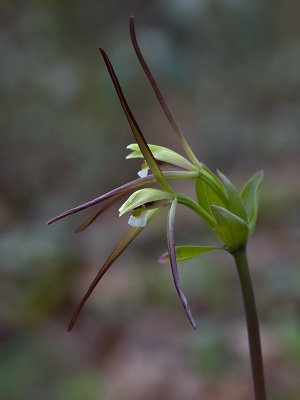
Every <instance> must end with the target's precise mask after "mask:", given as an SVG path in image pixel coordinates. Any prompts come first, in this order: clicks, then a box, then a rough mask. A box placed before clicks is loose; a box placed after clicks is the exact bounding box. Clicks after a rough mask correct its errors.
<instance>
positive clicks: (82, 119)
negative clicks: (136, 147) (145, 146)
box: [0, 0, 300, 400]
mask: <svg viewBox="0 0 300 400" xmlns="http://www.w3.org/2000/svg"><path fill="white" fill-rule="evenodd" d="M131 14H133V15H134V16H135V21H136V31H137V36H138V39H139V42H140V45H141V48H142V50H143V52H144V55H145V57H146V59H147V61H148V63H149V65H150V67H151V69H152V72H153V73H154V75H155V76H156V78H157V81H158V83H159V85H160V87H161V90H162V92H163V93H164V95H165V97H166V99H167V101H168V104H169V107H170V108H171V110H172V111H173V113H174V115H175V117H176V120H177V123H178V125H179V126H180V128H181V129H182V130H183V132H184V133H185V135H186V137H187V138H188V140H189V142H190V143H191V146H192V148H193V149H194V151H195V153H196V154H197V155H199V158H200V159H201V161H203V162H205V163H206V164H207V165H208V166H209V167H210V168H211V169H213V170H215V169H216V168H220V169H221V170H222V172H224V173H225V174H226V175H228V176H229V177H230V178H231V179H232V180H233V182H234V183H235V184H236V185H237V187H238V188H242V186H243V184H244V183H245V182H246V181H247V180H248V179H249V178H250V176H252V175H253V174H254V173H255V172H256V170H258V169H260V168H263V169H264V172H265V179H264V182H263V185H262V191H261V206H260V214H259V220H258V225H257V230H256V232H255V234H254V236H253V238H252V239H251V240H250V243H249V262H250V266H251V272H252V276H253V282H254V288H255V290H256V297H257V303H258V310H259V316H260V321H261V334H262V345H263V353H264V358H265V370H266V381H267V387H268V393H269V399H270V400H280V399H285V400H299V399H300V381H299V371H300V320H299V309H300V265H299V264H300V257H299V256H300V250H299V239H300V230H299V222H300V211H299V200H300V182H299V173H300V170H299V153H300V146H299V144H300V143H299V142H300V140H299V128H300V113H299V105H300V23H299V15H300V2H299V1H297V0H295V1H292V0H289V1H285V2H282V1H274V0H272V1H271V0H265V1H250V0H165V1H159V0H153V1H144V2H141V1H137V0H135V1H133V0H132V1H130V0H123V1H117V0H110V1H108V0H107V1H104V0H103V1H96V0H87V1H84V2H82V1H78V0H73V1H72V0H60V1H58V0H56V1H55V0H43V1H37V0H27V1H14V0H2V1H1V3H0V22H1V23H0V48H1V63H0V90H1V109H0V113H1V118H0V127H1V130H0V132H1V133H0V135H1V136H0V137H1V146H0V186H1V193H0V215H1V220H0V230H1V241H0V254H1V259H0V260H1V261H0V273H1V279H0V298H1V303H0V359H1V363H0V390H1V397H2V398H3V399H5V400H19V399H22V400H23V399H31V400H35V399H38V400H40V399H43V400H61V399H63V400H81V399H82V400H83V399H84V400H94V399H96V400H98V399H103V400H140V399H143V400H156V399H161V400H182V399H185V400H196V399H197V400H198V399H200V398H201V399H205V400H215V399H219V398H222V399H223V400H227V399H228V400H240V399H243V400H248V399H249V400H250V399H253V394H252V387H251V379H250V363H249V355H248V348H247V335H246V327H245V318H244V314H243V304H242V300H241V292H240V288H239V284H238V280H237V274H236V271H235V269H234V266H233V262H232V260H231V258H230V257H229V255H226V254H225V255H224V254H220V253H215V254H213V253H212V254H208V255H203V256H201V257H199V258H195V259H193V260H191V261H190V262H185V263H182V264H180V266H179V268H180V275H181V281H182V286H183V289H184V291H185V294H186V296H187V297H188V299H189V303H190V306H191V308H192V311H193V315H194V317H195V320H196V322H197V325H198V329H197V331H193V330H192V328H191V327H190V325H189V323H188V320H187V318H186V317H185V314H184V312H183V309H182V306H181V304H180V302H179V299H178V297H177V295H176V292H175V289H174V285H173V282H172V278H171V273H170V270H169V268H168V267H167V266H162V265H159V264H158V263H157V262H156V257H157V256H159V255H160V254H161V253H163V252H164V251H166V234H165V224H166V222H165V218H164V216H162V217H161V218H157V219H156V220H153V222H151V224H150V225H149V226H148V227H147V229H145V231H144V232H142V234H141V235H140V236H139V237H138V238H137V239H136V240H135V242H134V243H133V244H132V245H131V246H130V247H129V248H128V249H127V250H126V252H125V253H124V254H123V255H122V256H121V257H120V258H119V260H118V261H117V262H116V263H115V264H114V265H113V267H112V268H111V270H109V272H108V273H107V275H106V276H105V277H104V279H103V281H102V282H101V284H100V285H99V286H98V287H97V289H96V290H95V292H94V294H93V295H92V297H91V298H90V300H89V301H88V303H87V305H86V307H85V308H84V309H83V311H82V314H81V315H80V317H79V319H78V323H77V325H76V326H75V328H74V330H73V332H72V333H71V334H68V333H67V325H68V322H69V319H70V317H71V315H72V313H73V311H74V309H75V307H76V305H77V304H78V302H79V301H80V299H81V297H82V295H83V294H84V292H85V290H86V289H87V287H88V285H89V283H90V282H91V280H92V279H93V277H94V276H95V274H96V273H97V270H98V268H99V267H100V266H101V265H102V264H103V263H104V261H105V259H106V257H107V256H108V255H109V254H110V252H111V251H112V249H113V247H114V245H115V244H116V243H117V242H118V241H119V240H120V238H121V237H122V235H123V234H124V233H125V232H126V231H127V229H128V225H127V217H126V216H125V217H124V218H121V219H120V218H119V217H118V212H117V209H118V205H117V206H115V207H114V209H112V210H111V211H108V212H107V213H106V214H104V215H103V216H102V217H101V218H99V219H98V220H97V221H96V222H95V223H94V224H93V225H92V226H91V227H90V228H89V229H87V230H86V231H85V232H83V233H82V234H80V235H72V232H73V231H74V230H75V229H76V228H77V227H78V225H79V224H80V223H81V222H83V221H84V219H85V218H86V217H87V216H88V215H89V213H90V212H92V210H91V209H90V210H88V212H83V213H81V214H77V215H74V216H72V217H69V218H68V219H65V220H63V221H60V222H58V223H56V224H54V225H52V226H50V227H46V226H45V224H44V223H45V221H47V220H48V219H49V218H51V217H53V216H55V215H56V214H58V213H60V212H62V211H64V210H65V209H68V208H70V207H73V206H76V205H78V204H80V203H82V202H85V201H87V200H90V199H92V198H94V197H96V196H98V195H100V194H102V193H104V192H105V191H108V190H109V189H111V188H113V187H116V186H119V185H121V184H123V183H125V182H127V181H129V180H132V179H135V177H136V176H137V175H136V171H137V170H138V169H139V167H140V162H139V161H134V160H133V161H125V156H126V154H127V151H126V146H127V145H128V144H129V143H132V142H133V138H132V134H131V132H130V129H129V126H128V124H127V121H126V118H125V116H124V115H123V112H122V110H121V107H120V104H119V102H118V99H117V96H116V94H115V92H114V90H113V86H112V83H111V81H110V79H109V76H108V73H107V71H106V69H105V66H104V63H103V61H102V59H101V57H100V54H99V52H98V48H97V47H98V46H99V45H102V46H103V47H104V48H105V49H106V50H107V52H108V54H109V55H110V57H111V60H112V63H113V64H114V66H115V69H116V72H117V74H118V76H119V79H120V81H121V84H122V86H123V89H124V91H125V93H126V95H127V99H128V101H129V104H130V105H131V107H132V110H133V112H134V114H135V116H136V118H137V120H138V121H139V123H140V126H141V128H142V130H143V132H144V135H145V137H146V138H147V140H148V141H149V143H154V144H160V145H164V146H168V147H171V148H173V149H174V150H176V151H180V152H182V151H181V148H180V146H179V144H178V142H177V139H176V136H175V135H174V133H173V132H172V130H171V128H170V126H169V125H168V122H167V121H166V118H165V117H164V115H163V113H162V111H161V109H160V107H159V105H158V103H157V101H156V99H155V97H154V95H153V93H152V91H151V88H150V86H149V84H148V82H147V80H146V78H145V76H144V74H143V72H142V70H141V67H140V65H139V63H138V61H137V59H136V57H135V55H134V52H133V49H132V46H131V43H130V38H129V33H128V19H129V16H130V15H131ZM174 187H176V188H177V190H178V191H179V190H182V191H185V193H187V194H191V195H192V193H193V187H192V185H191V184H185V185H182V184H179V183H176V184H175V183H174ZM165 216H166V214H165ZM176 242H177V244H214V243H216V241H215V239H214V238H213V237H212V236H210V235H209V234H208V233H207V229H206V228H205V226H204V224H203V223H202V222H201V221H200V220H199V221H197V220H195V218H194V217H193V215H191V213H190V212H189V211H186V210H185V209H183V208H178V212H177V219H176Z"/></svg>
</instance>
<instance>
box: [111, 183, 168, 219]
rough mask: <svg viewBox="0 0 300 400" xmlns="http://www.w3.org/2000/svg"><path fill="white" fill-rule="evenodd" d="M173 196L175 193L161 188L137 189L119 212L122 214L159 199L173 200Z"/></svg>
mask: <svg viewBox="0 0 300 400" xmlns="http://www.w3.org/2000/svg"><path fill="white" fill-rule="evenodd" d="M173 198H174V195H173V194H171V193H167V192H164V191H163V190H159V189H152V188H145V189H141V190H137V191H136V192H134V193H132V195H131V196H130V197H129V198H128V199H127V200H126V201H125V203H124V204H123V205H122V207H121V208H120V209H119V213H120V216H121V215H123V214H126V213H128V212H129V211H131V210H133V209H134V208H137V207H140V206H143V205H144V204H147V203H152V202H155V201H159V200H172V199H173Z"/></svg>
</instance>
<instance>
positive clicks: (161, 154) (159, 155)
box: [126, 143, 197, 171]
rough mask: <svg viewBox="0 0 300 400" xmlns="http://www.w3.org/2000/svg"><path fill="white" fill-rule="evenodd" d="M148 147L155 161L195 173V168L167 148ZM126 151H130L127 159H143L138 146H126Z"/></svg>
mask: <svg viewBox="0 0 300 400" xmlns="http://www.w3.org/2000/svg"><path fill="white" fill-rule="evenodd" d="M148 146H149V148H150V150H151V152H152V154H153V156H154V158H155V159H156V160H159V161H163V162H165V163H168V164H172V165H175V166H177V167H180V168H183V169H186V170H188V171H197V168H196V167H195V166H194V165H193V164H192V163H191V162H190V161H188V160H187V159H186V158H184V157H183V156H181V155H180V154H178V153H176V152H175V151H173V150H170V149H168V148H167V147H162V146H156V145H154V144H149V145H148ZM127 149H129V150H132V153H130V154H128V156H127V157H126V158H127V159H130V158H144V156H143V154H142V152H141V150H140V148H139V146H138V144H136V143H134V144H130V145H129V146H127Z"/></svg>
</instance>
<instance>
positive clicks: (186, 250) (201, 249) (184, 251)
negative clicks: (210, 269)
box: [157, 246, 225, 264]
mask: <svg viewBox="0 0 300 400" xmlns="http://www.w3.org/2000/svg"><path fill="white" fill-rule="evenodd" d="M212 250H225V249H224V247H221V246H176V247H175V253H176V261H177V262H180V261H184V260H188V259H189V258H193V257H196V256H198V255H200V254H203V253H207V252H208V251H212ZM157 261H158V262H160V263H161V264H167V263H169V262H170V257H169V253H168V252H166V253H164V254H162V255H161V256H160V257H158V259H157Z"/></svg>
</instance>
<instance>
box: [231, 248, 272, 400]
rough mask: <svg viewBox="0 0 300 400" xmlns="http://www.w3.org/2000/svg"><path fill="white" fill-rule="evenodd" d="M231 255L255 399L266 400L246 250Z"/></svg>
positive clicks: (257, 324) (256, 319)
mask: <svg viewBox="0 0 300 400" xmlns="http://www.w3.org/2000/svg"><path fill="white" fill-rule="evenodd" d="M232 255H233V257H234V260H235V264H236V267H237V270H238V275H239V279H240V283H241V287H242V292H243V298H244V305H245V312H246V318H247V329H248V341H249V350H250V358H251V368H252V377H253V386H254V393H255V399H256V400H266V399H267V395H266V389H265V382H264V370H263V358H262V352H261V344H260V333H259V323H258V317H257V311H256V304H255V298H254V292H253V287H252V282H251V277H250V272H249V268H248V261H247V255H246V249H245V248H244V249H241V250H238V251H236V252H233V253H232Z"/></svg>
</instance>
